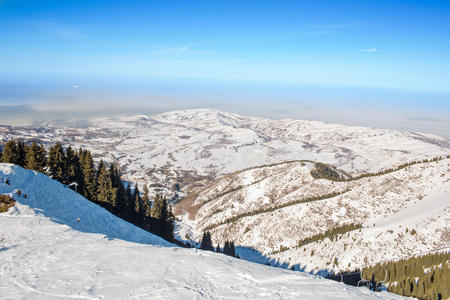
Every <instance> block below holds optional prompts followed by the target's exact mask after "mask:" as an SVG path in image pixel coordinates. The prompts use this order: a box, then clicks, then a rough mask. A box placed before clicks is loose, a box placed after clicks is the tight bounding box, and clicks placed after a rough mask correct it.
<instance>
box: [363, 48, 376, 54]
mask: <svg viewBox="0 0 450 300" xmlns="http://www.w3.org/2000/svg"><path fill="white" fill-rule="evenodd" d="M361 51H362V52H366V53H371V52H377V48H368V49H362V50H361Z"/></svg>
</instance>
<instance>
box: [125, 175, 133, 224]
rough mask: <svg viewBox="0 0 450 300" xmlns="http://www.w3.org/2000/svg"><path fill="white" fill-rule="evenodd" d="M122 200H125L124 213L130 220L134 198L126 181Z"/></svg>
mask: <svg viewBox="0 0 450 300" xmlns="http://www.w3.org/2000/svg"><path fill="white" fill-rule="evenodd" d="M124 200H125V209H124V215H125V218H126V219H128V220H130V221H131V220H132V219H133V211H134V199H133V194H132V193H131V184H130V183H129V182H127V188H126V190H125V198H124Z"/></svg>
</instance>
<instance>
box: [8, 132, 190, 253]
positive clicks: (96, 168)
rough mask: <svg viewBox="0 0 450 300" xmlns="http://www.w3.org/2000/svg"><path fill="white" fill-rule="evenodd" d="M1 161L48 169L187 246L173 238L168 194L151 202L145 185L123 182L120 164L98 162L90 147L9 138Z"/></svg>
mask: <svg viewBox="0 0 450 300" xmlns="http://www.w3.org/2000/svg"><path fill="white" fill-rule="evenodd" d="M0 162H3V163H12V164H16V165H19V166H21V167H23V168H27V169H31V170H34V171H37V172H41V173H45V174H47V175H48V176H50V177H51V178H52V179H55V180H57V181H59V182H61V183H62V184H64V185H66V186H68V187H69V188H71V189H73V190H74V191H76V192H77V193H79V194H81V195H82V196H84V197H85V198H86V199H88V200H90V201H92V202H94V203H96V204H98V205H100V206H102V207H104V208H105V209H107V210H108V211H109V212H111V213H113V214H114V215H116V216H118V217H120V218H122V219H124V220H126V221H128V222H130V223H132V224H134V225H136V226H138V227H140V228H142V229H144V230H146V231H149V232H151V233H153V234H156V235H158V236H160V237H162V238H164V239H165V240H167V241H170V242H176V243H178V244H181V245H182V246H187V245H184V244H183V243H181V242H177V241H176V240H175V239H174V238H173V230H174V221H175V217H174V215H173V213H172V208H171V206H170V205H169V203H168V201H167V199H166V198H164V197H162V196H160V195H157V196H155V197H154V199H153V204H152V203H151V201H150V197H149V190H148V187H147V186H146V185H144V187H143V192H142V193H141V192H140V191H139V188H138V186H137V185H134V187H131V185H130V184H125V185H124V184H123V182H122V179H121V172H120V167H119V166H118V165H117V164H107V163H105V162H103V161H102V160H101V161H99V162H98V163H95V162H94V159H93V156H92V153H91V152H90V151H89V150H85V149H81V148H80V149H78V150H75V149H73V148H72V147H70V146H68V147H66V148H64V147H63V145H62V144H61V143H56V144H54V145H52V146H51V147H50V148H49V150H48V153H47V151H46V149H45V148H44V146H43V145H39V144H37V143H36V142H33V143H32V144H31V145H28V144H27V143H25V142H20V141H13V140H10V141H8V142H7V143H6V144H5V145H4V147H3V150H1V151H0Z"/></svg>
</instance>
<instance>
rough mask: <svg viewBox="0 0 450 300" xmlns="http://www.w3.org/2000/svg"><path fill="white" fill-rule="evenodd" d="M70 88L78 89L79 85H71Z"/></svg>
mask: <svg viewBox="0 0 450 300" xmlns="http://www.w3.org/2000/svg"><path fill="white" fill-rule="evenodd" d="M72 88H73V89H79V88H80V86H79V85H76V84H75V85H72Z"/></svg>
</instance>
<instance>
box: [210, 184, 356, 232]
mask: <svg viewBox="0 0 450 300" xmlns="http://www.w3.org/2000/svg"><path fill="white" fill-rule="evenodd" d="M349 191H350V190H344V191H341V192H331V193H329V194H325V195H320V196H312V197H307V198H304V199H297V200H293V201H289V202H286V203H282V204H278V205H274V206H270V207H261V208H259V209H256V210H252V211H248V212H245V213H241V214H238V215H235V216H232V217H229V218H226V219H225V220H223V221H221V222H219V223H215V224H211V225H208V226H206V227H205V228H204V231H208V230H211V229H214V228H216V227H219V226H221V225H224V224H229V223H233V222H236V221H237V220H239V219H242V218H246V217H251V216H255V215H259V214H264V213H268V212H272V211H275V210H278V209H282V208H285V207H288V206H292V205H297V204H300V203H308V202H314V201H319V200H324V199H330V198H334V197H336V196H339V195H342V194H345V193H347V192H349Z"/></svg>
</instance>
